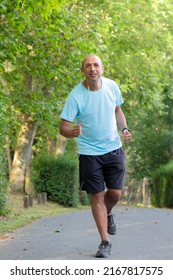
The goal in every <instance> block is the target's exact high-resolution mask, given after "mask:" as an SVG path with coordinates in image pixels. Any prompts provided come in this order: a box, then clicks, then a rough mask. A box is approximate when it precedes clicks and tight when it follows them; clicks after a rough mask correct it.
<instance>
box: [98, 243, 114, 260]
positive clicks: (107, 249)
mask: <svg viewBox="0 0 173 280" xmlns="http://www.w3.org/2000/svg"><path fill="white" fill-rule="evenodd" d="M111 247H112V245H111V243H110V242H109V241H107V240H104V241H102V242H101V244H100V245H99V247H98V251H97V253H96V257H97V258H107V257H109V255H110V254H111Z"/></svg>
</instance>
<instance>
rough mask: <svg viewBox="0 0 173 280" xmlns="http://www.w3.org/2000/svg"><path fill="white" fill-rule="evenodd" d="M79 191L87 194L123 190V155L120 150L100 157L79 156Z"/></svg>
mask: <svg viewBox="0 0 173 280" xmlns="http://www.w3.org/2000/svg"><path fill="white" fill-rule="evenodd" d="M79 173H80V174H79V176H80V189H81V190H84V191H86V192H87V193H93V194H94V193H98V192H102V191H104V189H105V187H107V188H110V189H118V190H121V189H123V185H124V174H125V154H124V151H123V149H122V148H119V149H117V150H115V151H112V152H110V153H107V154H104V155H100V156H90V155H79Z"/></svg>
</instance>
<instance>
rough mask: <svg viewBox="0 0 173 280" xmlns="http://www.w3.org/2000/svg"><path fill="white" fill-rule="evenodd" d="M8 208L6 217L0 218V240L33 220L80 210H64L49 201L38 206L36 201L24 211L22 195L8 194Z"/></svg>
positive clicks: (64, 208)
mask: <svg viewBox="0 0 173 280" xmlns="http://www.w3.org/2000/svg"><path fill="white" fill-rule="evenodd" d="M9 208H10V211H9V214H8V215H7V216H6V217H3V216H0V239H4V238H7V237H8V235H9V233H10V232H13V230H15V229H17V228H19V227H23V226H24V225H26V224H29V223H31V222H32V221H34V220H35V219H39V218H43V217H46V216H51V215H55V214H61V213H65V212H69V211H74V210H79V209H81V207H79V208H66V207H63V206H60V205H58V204H57V203H53V202H49V201H48V202H47V203H46V204H45V205H42V204H38V203H37V200H36V199H34V201H33V207H29V208H27V209H26V208H24V207H23V195H22V194H9Z"/></svg>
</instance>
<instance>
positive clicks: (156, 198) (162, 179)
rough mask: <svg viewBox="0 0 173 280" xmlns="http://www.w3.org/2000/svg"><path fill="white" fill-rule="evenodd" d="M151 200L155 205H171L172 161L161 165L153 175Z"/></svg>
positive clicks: (172, 202)
mask: <svg viewBox="0 0 173 280" xmlns="http://www.w3.org/2000/svg"><path fill="white" fill-rule="evenodd" d="M151 202H152V204H153V205H154V206H156V207H169V208H172V207H173V161H171V162H169V163H168V164H166V165H161V166H160V167H159V168H158V169H157V170H156V172H155V174H154V177H153V186H152V189H151Z"/></svg>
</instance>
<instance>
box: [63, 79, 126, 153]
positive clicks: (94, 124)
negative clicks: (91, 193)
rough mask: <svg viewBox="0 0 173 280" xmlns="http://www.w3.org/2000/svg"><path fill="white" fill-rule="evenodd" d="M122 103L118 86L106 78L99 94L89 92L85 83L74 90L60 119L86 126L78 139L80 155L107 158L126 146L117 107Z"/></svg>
mask: <svg viewBox="0 0 173 280" xmlns="http://www.w3.org/2000/svg"><path fill="white" fill-rule="evenodd" d="M122 103H123V99H122V96H121V92H120V90H119V87H118V86H117V84H116V83H115V82H114V81H113V80H110V79H108V78H104V77H102V87H101V88H100V89H99V90H98V91H89V90H88V89H86V88H85V87H84V86H83V84H82V83H80V84H78V85H77V86H76V87H75V88H74V89H73V90H72V91H71V93H70V94H69V96H68V98H67V100H66V103H65V106H64V108H63V111H62V113H61V115H60V117H61V118H62V119H65V120H67V121H70V122H73V121H74V120H75V121H76V123H77V124H80V123H81V124H83V127H82V135H80V136H79V137H78V138H77V144H78V153H79V154H83V155H103V154H106V153H109V152H111V151H113V150H115V149H118V148H120V147H121V146H122V144H121V141H120V137H119V133H118V130H117V122H116V118H115V108H116V107H117V106H120V105H121V104H122Z"/></svg>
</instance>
